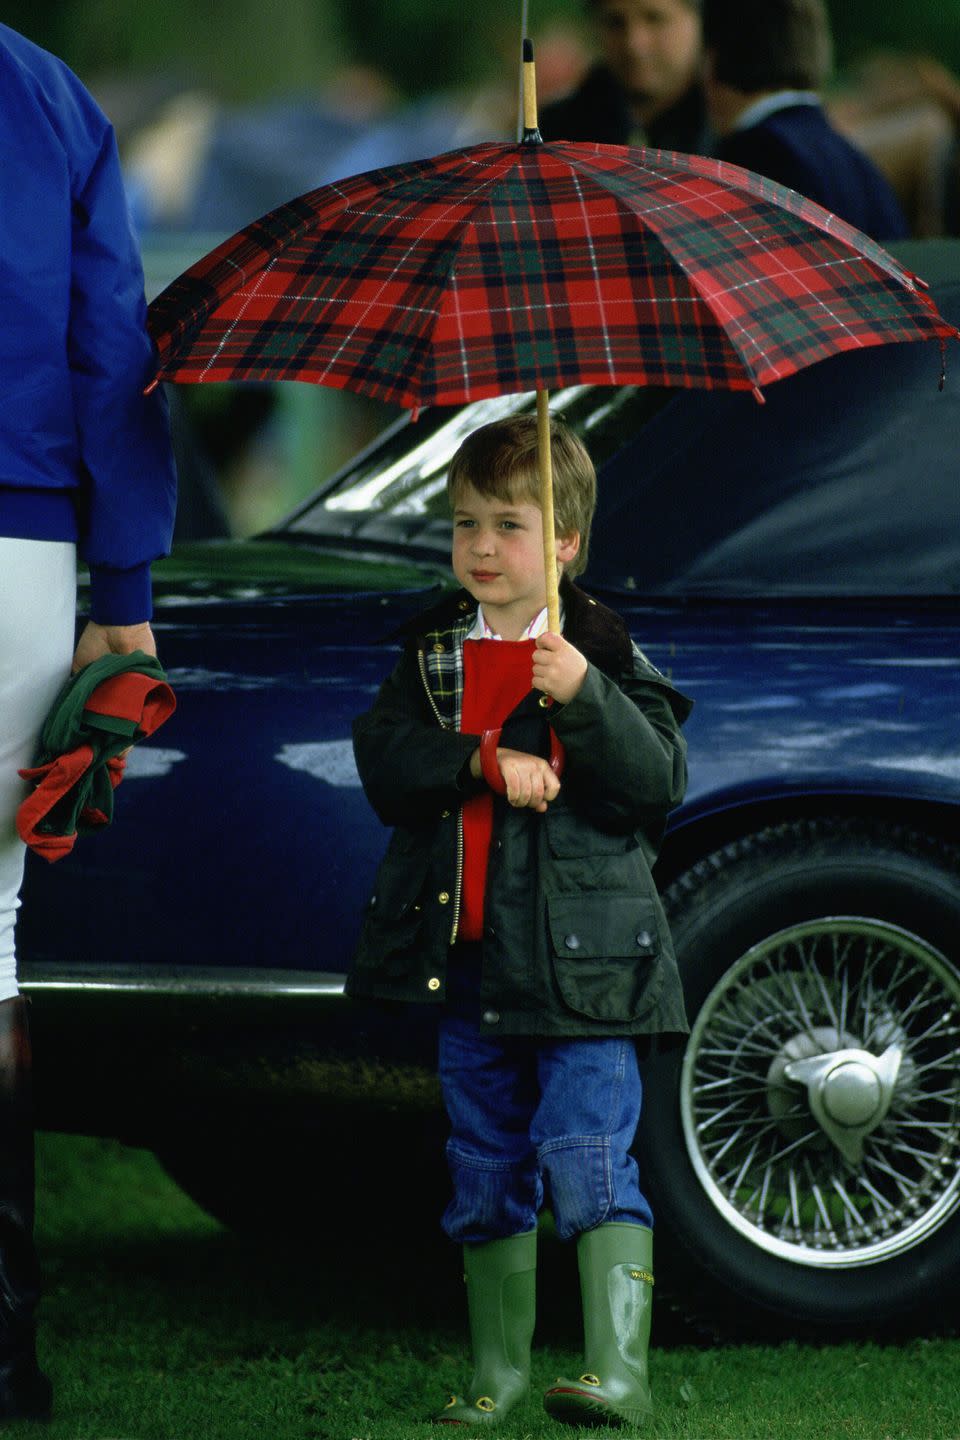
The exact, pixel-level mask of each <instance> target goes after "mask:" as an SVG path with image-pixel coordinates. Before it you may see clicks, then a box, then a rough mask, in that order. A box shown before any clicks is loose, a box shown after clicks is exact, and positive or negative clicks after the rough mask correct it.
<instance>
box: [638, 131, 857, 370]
mask: <svg viewBox="0 0 960 1440" xmlns="http://www.w3.org/2000/svg"><path fill="white" fill-rule="evenodd" d="M627 163H628V164H629V166H630V168H632V169H633V171H634V172H636V173H637V174H640V175H648V176H652V177H653V178H654V179H656V178H657V171H656V170H654V169H653V168H652V167H650V166H648V165H645V164H642V163H641V162H639V161H637V160H635V159H634V158H633V156H630V159H629V161H628V162H627ZM671 183H672V184H673V185H674V186H675V187H676V189H677V190H678V191H679V192H680V194H681V195H685V194H689V193H691V187H690V186H689V184H688V183H687V182H685V181H684V180H683V179H682V178H679V177H676V176H674V177H672V182H671ZM692 193H693V194H694V195H695V198H696V200H697V203H698V204H704V203H706V204H713V206H714V207H715V209H716V212H717V214H718V215H722V216H723V217H724V219H725V220H726V221H727V223H733V224H734V225H736V226H737V228H738V229H739V230H740V231H741V233H742V234H743V235H744V236H745V238H747V239H748V240H749V239H751V238H752V237H751V235H750V232H749V229H748V228H747V227H746V226H745V225H744V224H743V222H742V221H740V220H738V219H737V218H736V217H732V216H731V215H730V213H729V211H727V210H725V209H724V208H723V206H722V205H721V204H720V203H719V201H718V199H717V198H715V196H714V195H705V194H704V193H703V192H702V191H701V190H696V191H693V192H692ZM723 194H724V192H723V190H718V191H717V192H716V196H719V197H720V198H722V196H723ZM680 203H681V202H680V201H671V202H667V203H664V204H662V205H660V206H658V207H656V208H655V207H652V206H651V207H650V208H649V209H645V210H644V211H643V212H642V215H638V218H641V219H642V220H643V222H644V224H650V229H651V231H652V232H653V234H655V235H656V236H657V238H658V239H659V240H660V242H661V244H666V241H665V240H664V237H663V235H662V233H661V227H660V226H658V225H657V224H656V222H655V221H654V222H653V223H651V218H652V217H654V216H656V214H657V211H658V210H659V211H660V212H661V213H666V212H668V211H673V210H676V209H677V207H678V205H679V204H680ZM629 208H630V207H629V206H628V209H629ZM817 208H818V209H820V208H821V207H819V206H818V207H817ZM631 213H634V214H636V213H637V212H635V211H631ZM791 213H792V212H791ZM823 215H824V219H825V221H826V222H827V223H826V224H825V225H819V224H818V225H817V228H818V229H820V230H821V231H822V232H823V233H824V234H829V235H830V236H831V238H832V239H834V240H835V241H837V243H838V244H841V245H849V242H848V241H847V240H846V238H845V237H844V236H843V235H841V234H840V233H839V232H838V231H837V230H836V229H834V228H833V222H834V220H835V218H836V217H835V216H833V215H831V214H830V212H829V211H826V210H824V211H823ZM668 251H669V253H670V255H671V256H672V258H673V260H674V261H675V263H676V264H678V265H679V266H680V268H681V269H682V270H683V273H684V275H685V276H686V278H687V282H688V283H689V285H690V286H691V289H692V290H693V291H694V292H695V294H696V295H697V296H698V297H699V298H700V300H701V301H702V302H703V304H704V305H706V306H707V307H708V308H709V309H710V311H711V312H712V313H713V314H714V315H715V316H716V318H717V320H718V321H719V322H720V323H721V325H722V326H723V328H724V330H725V332H726V335H727V339H728V340H729V342H730V345H731V347H732V348H733V349H734V351H735V352H736V354H737V356H738V358H739V360H740V362H741V364H742V365H743V368H744V371H745V373H746V374H747V376H748V377H749V379H750V380H751V381H752V382H753V383H754V384H757V383H758V370H757V362H756V361H755V360H752V359H751V358H750V357H749V355H748V354H747V353H746V352H747V348H748V347H749V348H750V349H752V350H753V351H754V352H755V353H756V355H757V356H758V357H759V362H760V364H762V365H763V366H765V367H766V369H768V370H775V369H776V368H777V367H776V366H775V365H774V364H773V362H772V361H771V359H770V357H769V355H768V354H767V352H766V351H765V350H764V348H763V346H762V345H761V344H760V342H759V341H758V340H757V339H756V337H755V336H753V335H750V334H748V333H747V332H746V329H745V326H744V323H743V322H742V321H741V320H739V319H738V318H737V317H736V316H731V315H727V314H725V313H724V310H723V307H722V305H720V304H718V300H719V298H720V296H722V295H723V294H733V293H735V292H743V291H744V290H746V289H748V288H749V287H751V286H755V285H760V284H766V283H768V282H769V281H771V280H776V279H777V278H778V277H777V275H776V274H774V273H773V272H767V273H765V274H764V275H762V276H755V277H751V278H749V279H747V280H744V281H743V282H742V283H741V284H739V285H736V286H729V287H727V289H726V290H725V291H722V292H718V294H717V295H711V294H710V293H709V292H706V291H704V289H703V287H702V285H701V284H699V283H698V282H697V280H696V279H695V277H693V276H691V275H690V273H689V271H688V269H687V266H686V264H685V263H684V262H683V261H681V260H680V259H679V258H678V257H677V255H676V254H675V252H674V251H673V249H672V248H671V247H668ZM864 259H866V260H867V261H868V262H869V260H870V257H869V256H862V255H860V254H859V253H857V252H854V253H852V254H851V255H850V256H849V257H847V258H838V259H836V260H830V261H827V262H825V263H824V264H823V265H813V264H808V265H807V266H805V268H806V269H808V270H818V269H828V270H832V269H834V268H836V267H837V266H838V265H849V264H855V263H856V262H857V261H862V260H864ZM780 277H781V278H785V277H789V278H790V279H792V280H793V281H794V282H795V283H797V284H798V285H800V286H801V287H802V288H803V289H804V290H805V291H806V293H807V295H808V296H809V297H810V299H811V300H812V301H813V303H814V304H816V305H819V306H820V308H821V310H822V311H823V312H824V313H825V314H826V315H828V316H829V317H830V319H831V321H833V323H834V324H835V325H836V327H837V329H839V330H841V331H843V332H844V333H845V334H846V335H847V336H848V337H849V340H850V348H856V349H863V348H864V345H863V341H862V340H861V339H860V338H859V336H857V335H856V334H855V333H854V331H853V330H851V329H850V327H849V326H848V325H846V324H845V323H844V322H843V321H842V320H841V319H840V318H839V316H838V315H837V314H836V312H835V311H834V310H833V309H831V308H830V306H829V305H827V304H826V303H825V302H824V301H823V300H822V299H821V298H820V297H819V296H817V295H815V294H814V292H813V291H812V290H811V288H810V287H809V285H807V284H806V283H805V282H804V281H803V279H802V277H801V275H800V274H799V273H798V272H797V271H796V270H787V269H785V268H784V269H782V270H781V271H780ZM731 331H734V332H735V333H731ZM738 337H739V338H738Z"/></svg>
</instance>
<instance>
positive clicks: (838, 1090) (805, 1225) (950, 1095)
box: [680, 916, 960, 1267]
mask: <svg viewBox="0 0 960 1440" xmlns="http://www.w3.org/2000/svg"><path fill="white" fill-rule="evenodd" d="M958 1036H960V975H958V974H957V972H956V971H955V970H954V969H953V967H952V966H951V965H950V964H949V963H948V962H947V961H946V960H945V959H944V957H943V956H942V955H940V954H939V953H938V952H937V951H935V950H934V949H933V948H932V947H931V946H929V945H927V944H926V943H925V942H924V941H922V940H920V939H919V938H918V937H917V936H915V935H911V934H909V933H908V932H907V931H905V930H902V929H899V928H898V927H896V926H893V925H889V924H887V923H886V922H883V921H878V920H871V919H863V918H860V917H856V916H831V917H826V918H824V919H822V920H816V921H809V922H807V923H805V924H802V925H797V926H792V927H790V928H789V929H786V930H782V931H780V932H778V933H777V934H775V935H771V936H770V937H769V938H768V939H766V940H765V941H763V942H762V943H761V944H759V945H757V946H755V947H754V948H753V949H751V950H750V951H748V952H747V953H746V954H745V955H743V956H741V958H740V959H739V960H738V961H737V962H736V963H735V964H734V965H733V966H731V968H730V969H729V970H728V971H727V972H726V974H725V975H724V976H723V978H722V979H721V980H720V981H719V983H718V984H717V985H716V987H715V988H714V990H713V991H712V992H711V994H710V995H709V996H708V997H707V1000H706V1002H705V1004H704V1006H703V1008H702V1010H701V1011H700V1014H699V1016H698V1017H697V1020H696V1023H695V1025H694V1027H693V1031H692V1034H691V1036H690V1041H689V1043H688V1046H687V1051H686V1056H685V1059H684V1064H683V1072H682V1079H681V1097H680V1098H681V1113H682V1120H683V1129H684V1137H685V1140H686V1144H687V1149H688V1152H689V1155H690V1158H691V1161H692V1163H693V1166H694V1169H695V1171H696V1173H697V1175H698V1178H699V1180H700V1182H701V1184H702V1185H703V1187H704V1190H705V1192H706V1193H707V1195H708V1196H709V1198H710V1200H711V1202H712V1204H713V1205H714V1206H715V1207H716V1209H717V1210H718V1211H719V1212H720V1213H721V1214H722V1215H723V1217H724V1218H725V1219H726V1220H727V1221H728V1222H729V1224H730V1225H731V1226H733V1228H735V1229H736V1230H738V1231H739V1232H740V1233H741V1234H743V1235H745V1236H747V1237H748V1238H749V1239H750V1240H751V1241H752V1243H754V1244H755V1245H757V1246H758V1247H759V1248H760V1249H762V1250H765V1251H767V1252H769V1253H771V1254H774V1255H777V1256H779V1257H781V1258H783V1259H788V1260H791V1261H794V1262H796V1263H798V1264H805V1265H812V1266H816V1267H842V1266H853V1265H863V1264H869V1263H872V1262H876V1261H879V1260H884V1259H888V1258H890V1257H892V1256H894V1255H897V1254H900V1253H902V1252H904V1251H906V1250H908V1249H910V1248H912V1247H913V1246H914V1245H917V1244H919V1243H920V1242H921V1241H922V1240H923V1239H925V1238H926V1237H927V1236H929V1235H930V1234H931V1233H932V1232H933V1231H934V1230H936V1229H937V1228H939V1226H940V1225H942V1224H943V1223H944V1221H945V1220H946V1219H947V1218H948V1217H949V1216H950V1215H951V1214H952V1213H953V1212H954V1211H955V1210H956V1209H957V1207H958V1205H960V1048H958V1038H957V1037H958Z"/></svg>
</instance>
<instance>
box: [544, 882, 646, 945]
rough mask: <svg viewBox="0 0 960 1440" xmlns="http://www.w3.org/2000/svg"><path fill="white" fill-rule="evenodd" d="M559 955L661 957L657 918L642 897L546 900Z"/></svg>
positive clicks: (582, 897) (554, 943)
mask: <svg viewBox="0 0 960 1440" xmlns="http://www.w3.org/2000/svg"><path fill="white" fill-rule="evenodd" d="M547 908H548V913H549V917H550V935H551V938H552V940H553V948H554V952H555V953H556V955H558V956H560V957H562V958H565V959H570V960H576V959H577V958H578V957H582V958H583V959H587V958H593V957H595V956H605V955H609V956H611V957H614V956H615V957H618V958H621V959H626V958H628V957H634V958H637V959H642V958H647V957H649V956H652V955H657V954H659V953H660V936H659V933H658V931H657V914H656V910H655V908H654V905H653V902H652V901H651V900H649V899H647V898H646V897H643V896H630V895H627V896H625V895H603V894H597V893H596V892H595V891H594V892H592V893H591V894H589V895H587V894H584V895H554V896H552V897H551V898H549V899H548V900H547Z"/></svg>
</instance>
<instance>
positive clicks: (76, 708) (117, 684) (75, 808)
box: [17, 650, 177, 863]
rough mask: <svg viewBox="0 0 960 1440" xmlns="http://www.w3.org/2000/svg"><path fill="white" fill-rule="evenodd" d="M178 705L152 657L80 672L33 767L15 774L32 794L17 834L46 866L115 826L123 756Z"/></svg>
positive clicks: (47, 724)
mask: <svg viewBox="0 0 960 1440" xmlns="http://www.w3.org/2000/svg"><path fill="white" fill-rule="evenodd" d="M176 705H177V702H176V700H175V698H174V694H173V691H172V690H171V689H170V686H169V685H168V684H167V677H166V672H165V671H164V669H163V667H162V666H161V664H160V662H159V661H158V660H157V659H156V657H155V656H153V655H147V654H146V653H145V652H144V651H142V650H134V651H133V653H132V654H130V655H104V656H101V658H100V659H99V660H94V661H93V662H92V663H91V664H90V665H86V666H84V668H83V669H82V670H78V671H77V673H76V674H75V675H71V676H70V679H69V680H68V681H67V682H66V684H65V685H64V686H63V689H62V690H61V691H60V694H59V695H58V696H57V698H56V700H55V701H54V702H53V706H52V708H51V710H50V713H49V715H48V716H47V718H46V720H45V721H44V725H43V729H42V731H41V732H40V741H39V745H38V748H37V755H36V759H35V761H34V764H33V765H32V766H31V768H30V769H29V770H21V771H20V772H19V773H20V774H21V775H22V776H23V778H24V779H25V780H30V781H32V783H33V787H34V788H33V790H32V791H31V793H30V794H29V795H28V796H27V798H26V799H25V800H24V801H23V803H22V804H21V805H20V808H19V809H18V811H17V833H18V834H19V836H20V838H21V840H23V841H24V843H25V844H27V845H29V846H30V849H31V850H34V851H35V852H36V853H37V854H38V855H42V856H43V858H44V859H45V860H49V861H50V862H51V863H52V862H53V861H54V860H59V859H61V857H62V856H64V855H67V854H69V852H70V851H71V850H72V849H73V846H74V842H75V841H76V838H77V835H78V834H81V835H82V834H83V833H84V832H86V831H90V830H99V829H102V827H103V826H104V825H109V824H110V821H111V820H112V819H113V792H114V790H115V789H116V788H117V786H118V785H119V784H120V781H121V780H122V779H123V770H124V765H125V764H126V752H127V750H129V748H130V746H131V745H133V744H135V743H136V742H137V741H138V740H143V739H144V738H145V737H146V736H147V735H152V734H153V732H154V731H155V730H156V729H157V728H158V726H160V725H162V724H163V722H164V721H165V720H166V719H167V718H168V717H169V716H170V715H172V714H173V712H174V710H175V709H176Z"/></svg>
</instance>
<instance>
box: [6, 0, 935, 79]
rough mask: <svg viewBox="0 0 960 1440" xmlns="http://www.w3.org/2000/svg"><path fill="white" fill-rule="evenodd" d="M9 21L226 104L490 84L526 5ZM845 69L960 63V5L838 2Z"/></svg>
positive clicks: (210, 4) (96, 14) (566, 3)
mask: <svg viewBox="0 0 960 1440" xmlns="http://www.w3.org/2000/svg"><path fill="white" fill-rule="evenodd" d="M3 9H4V17H3V18H4V19H5V20H6V21H7V23H8V24H10V25H12V26H14V28H15V29H18V30H20V31H22V33H23V34H25V35H28V36H29V37H30V39H32V40H35V41H36V42H37V43H38V44H40V45H43V46H45V47H46V48H48V49H50V50H53V51H55V52H56V53H57V54H59V55H61V56H62V57H63V58H64V59H65V60H66V61H67V63H68V64H70V65H71V66H72V67H73V68H74V69H75V70H77V71H78V73H79V74H80V75H82V77H83V78H84V79H85V80H88V81H90V80H93V79H95V78H96V77H97V76H98V75H100V74H103V73H108V72H111V71H124V72H127V73H129V72H138V71H139V72H146V71H155V70H157V69H158V68H162V67H168V68H170V69H173V70H175V71H176V72H177V73H179V74H181V75H182V76H183V77H184V79H186V80H189V81H192V82H194V83H196V82H201V83H203V84H205V85H207V86H209V87H211V88H212V89H214V90H215V91H216V92H217V93H219V94H220V95H221V96H222V97H223V98H224V99H226V100H233V101H236V100H247V99H254V98H257V97H262V96H264V95H269V94H273V93H276V92H277V91H279V90H296V89H302V88H305V87H308V86H311V85H313V84H317V83H322V82H323V81H324V80H325V79H326V78H327V77H329V75H330V74H331V73H332V72H333V71H334V70H335V69H336V68H337V67H339V66H342V65H346V64H364V65H371V66H375V67H377V68H378V69H380V70H382V71H384V72H385V73H386V74H387V75H388V76H389V78H390V79H391V80H392V81H393V82H394V84H395V85H396V86H397V88H398V89H399V90H400V91H401V92H402V93H403V94H405V95H408V96H416V95H420V94H423V93H426V92H429V91H433V90H437V89H441V88H445V87H446V86H450V85H454V86H457V85H464V84H471V83H476V82H479V81H482V80H484V79H489V78H490V76H491V75H492V74H493V73H494V72H496V71H497V70H498V69H499V67H500V66H501V65H502V63H503V58H504V54H505V53H507V54H509V51H510V47H512V45H513V44H514V41H515V36H516V35H517V34H518V33H519V22H520V3H519V0H483V3H482V4H479V5H464V4H462V3H460V0H387V3H383V0H204V3H203V4H202V5H200V6H198V5H197V3H196V0H163V3H155V0H141V3H137V4H133V3H131V0H46V3H44V4H41V5H38V4H37V3H36V0H6V3H5V5H4V7H3ZM583 10H584V6H583V4H582V0H529V15H530V22H529V28H530V31H531V34H532V35H533V36H534V37H536V34H537V31H538V29H540V28H542V27H543V26H545V25H547V24H549V23H550V22H551V21H555V20H558V19H562V20H568V21H574V22H575V21H577V20H579V19H580V17H581V16H582V14H583ZM830 11H831V14H832V17H833V24H834V31H835V35H836V41H837V63H838V68H839V69H840V70H841V72H842V71H843V70H844V69H845V68H846V67H848V66H850V65H851V64H852V63H854V62H855V61H856V60H857V59H858V58H859V57H860V56H861V55H863V54H864V53H865V52H867V51H870V50H874V49H877V48H879V47H887V48H891V49H897V50H906V51H925V52H927V53H930V54H933V55H935V56H937V58H938V59H940V60H942V61H943V62H944V63H945V64H946V65H948V66H949V67H950V68H951V69H954V70H960V0H909V3H906V4H905V3H904V0H896V3H894V0H831V3H830Z"/></svg>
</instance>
